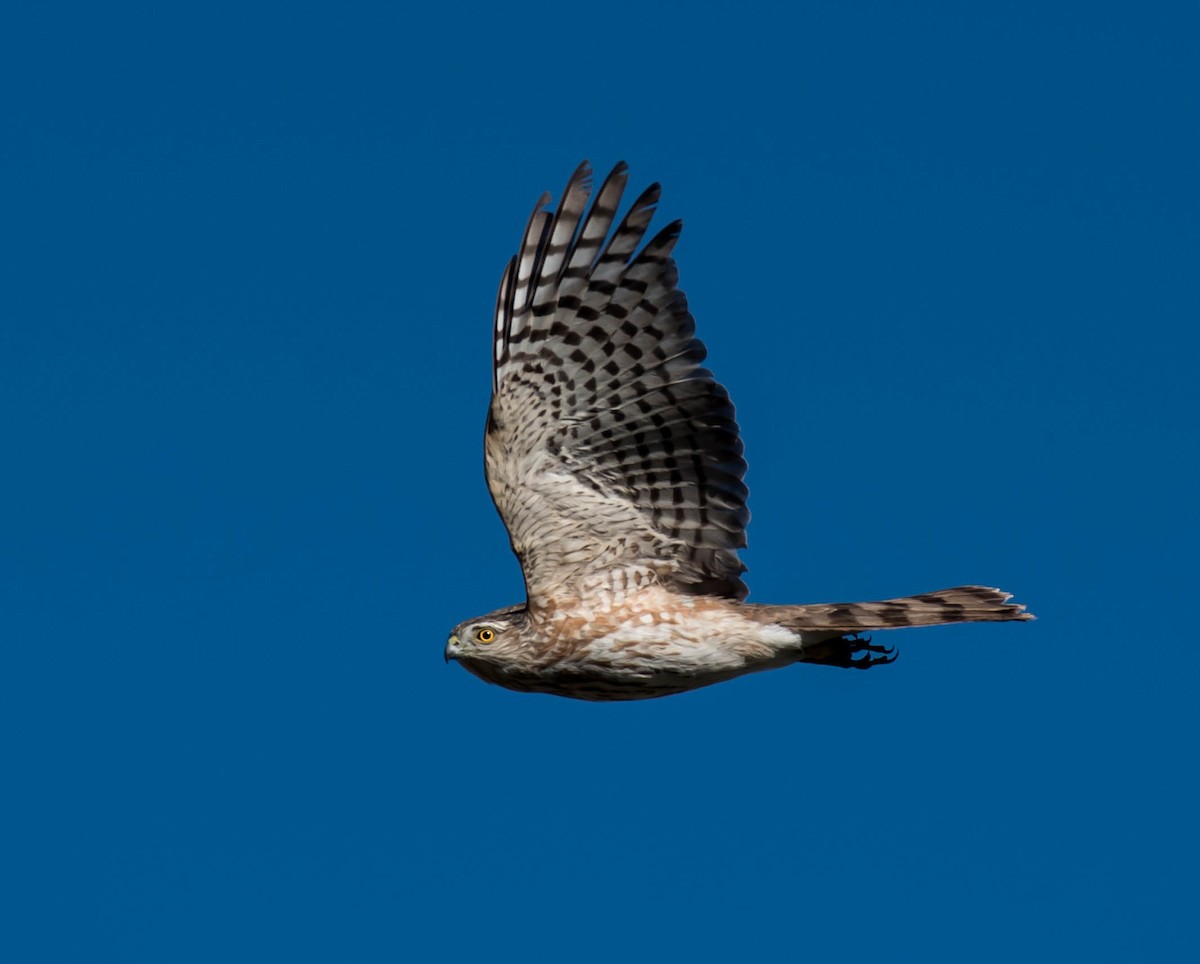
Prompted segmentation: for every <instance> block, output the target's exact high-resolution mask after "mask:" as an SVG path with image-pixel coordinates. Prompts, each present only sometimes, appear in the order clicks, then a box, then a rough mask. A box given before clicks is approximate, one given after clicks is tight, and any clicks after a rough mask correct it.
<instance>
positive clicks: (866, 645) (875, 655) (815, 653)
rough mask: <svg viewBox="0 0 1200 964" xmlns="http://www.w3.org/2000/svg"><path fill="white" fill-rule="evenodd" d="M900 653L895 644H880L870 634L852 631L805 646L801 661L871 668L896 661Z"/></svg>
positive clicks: (851, 667)
mask: <svg viewBox="0 0 1200 964" xmlns="http://www.w3.org/2000/svg"><path fill="white" fill-rule="evenodd" d="M899 655H900V654H899V653H897V652H896V647H895V646H880V645H878V644H876V643H872V642H871V637H870V636H859V635H858V634H857V633H852V634H851V635H849V636H842V637H840V638H838V639H829V640H826V641H825V642H823V643H815V644H813V645H812V646H806V647H804V650H803V655H802V656H801V657H800V661H801V662H804V663H819V664H821V665H822V666H839V667H841V668H842V669H870V668H871V667H872V666H885V665H887V664H888V663H894V662H895V661H896V657H897V656H899Z"/></svg>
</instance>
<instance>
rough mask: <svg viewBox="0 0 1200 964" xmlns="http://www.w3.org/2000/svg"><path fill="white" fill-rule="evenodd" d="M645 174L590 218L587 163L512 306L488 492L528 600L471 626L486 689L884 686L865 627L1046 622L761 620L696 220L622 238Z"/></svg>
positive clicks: (802, 610) (470, 662)
mask: <svg viewBox="0 0 1200 964" xmlns="http://www.w3.org/2000/svg"><path fill="white" fill-rule="evenodd" d="M626 179H627V169H626V167H625V165H624V164H618V165H617V166H616V168H614V169H613V171H612V173H611V174H609V176H608V178H607V179H606V180H605V181H604V183H603V185H602V186H601V187H600V189H599V191H597V192H596V197H595V199H594V201H593V202H592V204H591V206H590V207H589V206H588V199H589V197H590V196H591V186H592V184H591V182H592V175H591V169H590V168H589V166H588V165H587V164H586V163H584V164H581V165H580V166H579V168H578V169H577V170H576V171H575V173H574V175H573V176H572V177H571V180H570V182H569V183H568V184H567V188H566V190H565V191H564V193H563V197H562V200H561V202H560V203H559V205H558V208H557V209H556V210H554V211H551V210H549V209H548V204H549V202H550V197H549V195H543V197H542V198H541V200H540V201H539V202H538V204H537V206H536V207H535V208H534V212H533V215H532V216H531V217H530V219H529V223H528V225H527V226H526V228H525V234H524V237H523V238H522V241H521V246H520V250H519V251H518V252H517V254H516V255H514V256H513V257H512V259H511V260H510V261H509V263H508V266H507V267H506V269H505V271H504V275H503V277H502V278H501V281H500V289H499V293H498V295H497V299H496V316H495V329H494V335H493V356H492V360H493V366H492V369H493V381H492V400H491V405H490V407H489V409H488V419H487V427H486V431H485V438H484V462H485V468H486V472H487V480H488V486H489V489H490V490H491V494H492V498H493V500H494V501H495V503H496V508H497V510H498V511H499V512H500V515H501V517H502V518H503V519H504V523H505V525H506V526H507V528H508V533H509V537H510V539H511V542H512V547H513V551H514V552H515V553H516V555H517V558H518V559H519V560H520V562H521V568H522V571H523V573H524V576H525V588H526V593H527V601H526V603H524V604H522V605H518V606H511V607H508V608H507V609H502V610H497V611H496V612H494V613H490V614H488V615H486V616H481V617H479V618H477V619H473V620H468V621H466V622H464V623H461V624H459V625H458V626H457V627H455V629H454V632H453V634H452V635H451V637H450V641H449V643H448V644H447V647H446V656H447V659H457V660H458V661H460V662H461V663H462V664H463V665H464V666H465V667H466V668H467V669H469V670H470V671H471V672H473V673H475V674H476V675H477V676H480V677H481V678H483V679H485V680H488V681H489V682H493V683H498V684H500V685H502V686H507V687H509V688H510V689H516V690H523V691H529V692H540V693H552V694H555V695H559V696H571V697H576V698H579V699H590V700H624V699H644V698H648V697H653V696H665V695H668V694H671V693H678V692H683V691H685V690H689V689H695V688H696V687H699V686H706V685H709V684H711V683H717V682H721V681H722V680H726V679H731V678H733V677H735V676H740V675H742V674H744V673H749V672H756V671H759V670H765V669H774V668H776V667H779V666H785V665H788V664H790V663H795V662H812V663H825V664H829V665H835V666H847V667H857V668H867V667H870V666H875V665H879V664H880V663H886V662H890V661H891V660H892V659H893V658H894V655H893V653H892V651H891V650H890V649H887V648H885V647H882V646H879V645H877V644H874V643H871V642H870V641H869V640H867V639H864V638H861V637H859V636H858V635H857V634H858V633H859V632H861V631H866V630H875V629H890V628H895V627H901V626H928V625H937V624H941V623H956V622H980V621H1004V620H1022V619H1031V618H1032V616H1030V615H1029V614H1028V613H1026V612H1025V611H1024V608H1025V607H1023V606H1019V605H1015V604H1010V603H1008V602H1007V600H1008V598H1009V596H1008V594H1006V593H1002V592H1000V591H998V590H995V589H988V588H985V587H979V586H960V587H958V588H955V589H945V590H940V591H938V592H934V593H926V594H923V595H920V596H909V597H904V598H901V599H891V600H885V601H882V602H866V603H838V604H819V605H807V606H765V605H756V604H749V603H745V602H743V600H744V599H745V597H746V586H745V583H743V581H742V579H741V574H742V573H743V572H744V571H745V567H744V566H743V565H742V563H741V561H740V560H739V559H738V555H737V550H738V549H739V548H741V547H743V546H745V544H746V536H745V528H746V523H747V521H748V519H749V513H748V511H747V509H746V495H747V490H746V486H745V484H744V483H743V481H742V478H743V476H744V474H745V471H746V463H745V460H744V459H743V458H742V443H741V440H740V438H739V437H738V427H737V423H736V421H735V420H734V411H733V405H732V404H731V402H730V400H729V396H728V394H727V393H726V391H725V389H724V388H722V387H721V386H720V385H719V384H717V382H716V381H715V380H714V378H713V376H712V373H711V372H709V371H708V370H707V369H706V368H704V367H703V366H702V363H703V361H704V358H705V348H704V345H703V344H702V343H701V342H700V341H699V340H698V339H697V338H696V337H695V322H694V321H693V319H692V315H691V313H690V312H689V311H688V304H687V299H686V298H685V296H684V294H683V292H682V291H680V290H679V288H678V272H677V270H676V267H675V262H674V261H673V260H672V258H671V251H672V249H673V248H674V246H675V242H676V241H677V240H678V238H679V232H680V227H681V226H680V223H679V222H678V221H675V222H672V223H671V224H668V225H667V226H666V227H665V228H663V229H662V230H661V231H659V232H658V233H657V234H655V235H654V236H653V237H651V238H650V240H649V241H645V243H643V241H644V239H645V236H646V232H647V229H648V228H649V225H650V220H651V217H652V216H653V213H654V209H655V207H656V206H657V204H658V199H659V187H658V185H657V184H655V185H652V186H651V187H650V188H648V189H647V190H646V191H644V192H643V193H642V194H641V196H640V197H638V199H637V200H636V201H635V202H634V203H633V206H632V207H631V208H630V209H629V211H628V212H627V213H626V214H625V216H624V218H622V219H621V221H620V222H619V223H617V225H616V227H615V228H614V227H613V224H614V222H615V221H616V215H617V210H618V206H619V203H620V200H621V195H622V193H623V192H624V188H625V182H626Z"/></svg>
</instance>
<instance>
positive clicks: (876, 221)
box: [0, 2, 1200, 962]
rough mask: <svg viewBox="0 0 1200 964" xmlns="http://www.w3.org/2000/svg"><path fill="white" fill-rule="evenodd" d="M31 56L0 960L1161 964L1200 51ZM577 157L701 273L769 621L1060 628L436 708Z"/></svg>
mask: <svg viewBox="0 0 1200 964" xmlns="http://www.w3.org/2000/svg"><path fill="white" fill-rule="evenodd" d="M15 6H18V9H16V10H14V9H11V8H8V9H6V12H5V13H4V14H3V19H4V23H3V24H0V38H2V39H0V47H2V48H3V49H0V90H2V91H3V93H2V94H0V97H2V98H3V106H4V112H3V116H4V117H5V122H6V124H5V126H6V130H7V136H5V137H4V138H3V139H0V170H2V171H3V178H2V179H0V181H2V183H0V223H2V224H3V230H0V245H3V251H2V252H0V254H2V258H0V276H2V278H3V284H2V285H0V406H2V411H3V416H2V418H0V444H2V446H3V451H4V453H5V460H4V461H5V466H6V468H5V470H4V472H3V473H2V474H0V488H2V489H3V493H4V498H3V501H2V505H3V515H2V516H0V530H2V533H3V537H2V538H3V552H0V660H2V663H0V740H2V741H3V742H2V745H0V752H2V756H0V763H2V765H3V772H4V775H5V780H4V784H5V790H4V793H3V798H4V802H3V804H2V807H3V810H4V811H6V812H7V816H6V817H5V818H4V825H5V832H4V835H3V839H4V844H3V856H2V858H0V867H2V868H3V869H2V870H0V879H3V880H4V881H5V882H6V884H7V888H8V889H9V891H10V893H9V896H8V897H6V898H5V911H6V912H5V917H6V918H7V920H6V921H5V923H4V924H3V925H2V926H3V931H4V934H3V937H2V938H0V942H2V943H3V944H4V945H5V946H6V947H8V948H10V949H13V948H15V949H16V951H17V953H15V954H13V956H12V957H11V959H12V960H14V961H15V960H20V961H55V960H88V961H121V962H130V961H143V960H144V961H168V960H169V961H190V960H197V961H211V960H216V959H224V960H262V959H268V960H292V961H298V960H354V961H393V960H421V959H433V957H434V955H436V956H437V958H438V959H464V960H465V959H478V958H483V957H485V956H486V957H487V958H489V959H496V958H499V959H505V958H507V957H510V956H516V955H518V954H519V955H520V956H521V958H522V959H524V960H529V961H541V960H546V961H550V960H555V961H558V960H565V959H574V960H581V961H587V960H597V961H600V960H614V959H625V960H638V959H648V958H652V957H653V958H660V957H661V958H664V959H667V958H669V959H693V960H706V959H707V960H729V959H739V960H792V959H800V958H804V959H808V960H816V961H822V960H841V961H850V960H872V961H877V960H923V961H959V960H1012V959H1013V958H1014V957H1018V956H1019V957H1020V958H1021V959H1025V960H1038V959H1048V958H1051V957H1053V958H1063V957H1070V958H1071V959H1083V960H1131V959H1144V960H1156V961H1170V960H1193V959H1194V955H1195V954H1196V952H1197V948H1196V939H1195V933H1194V927H1192V926H1191V925H1190V923H1189V922H1190V920H1191V918H1192V916H1194V904H1195V898H1196V892H1197V886H1196V877H1197V866H1196V864H1197V849H1198V848H1197V830H1196V820H1195V814H1196V812H1197V793H1196V788H1195V785H1194V780H1195V774H1194V770H1195V755H1196V750H1195V747H1196V738H1197V731H1198V728H1197V723H1198V722H1200V721H1198V716H1200V713H1198V710H1197V700H1196V696H1195V679H1196V672H1197V670H1198V669H1200V658H1198V656H1197V647H1196V645H1195V642H1194V640H1193V639H1192V628H1191V626H1190V624H1189V616H1190V614H1191V613H1192V611H1193V609H1194V607H1195V601H1196V563H1195V558H1196V545H1197V535H1198V532H1197V512H1196V491H1197V486H1196V481H1197V479H1196V461H1197V428H1196V424H1197V419H1196V416H1197V388H1196V382H1197V376H1196V361H1197V358H1198V357H1200V355H1198V352H1197V348H1198V345H1197V337H1196V322H1197V319H1198V318H1200V303H1198V302H1200V297H1198V294H1197V290H1198V289H1197V263H1198V262H1197V256H1198V254H1200V203H1198V201H1200V199H1198V196H1197V186H1196V185H1197V182H1196V170H1197V151H1196V147H1197V129H1198V128H1197V121H1198V119H1200V118H1198V113H1200V111H1198V97H1200V94H1198V92H1200V68H1198V66H1197V60H1196V57H1195V41H1196V37H1197V29H1198V27H1200V23H1198V22H1197V21H1198V18H1197V15H1196V12H1195V8H1194V6H1192V5H1186V4H1170V3H1165V4H1152V5H1149V7H1150V9H1145V8H1143V7H1135V6H1134V5H1106V4H1049V5H1046V4H1036V5H1034V4H1030V5H1022V4H1017V5H1010V4H1005V5H994V6H988V7H981V6H980V5H965V4H948V3H941V4H939V3H921V4H904V5H899V4H870V3H853V2H851V3H821V4H799V5H796V4H754V3H750V4H742V5H738V6H737V7H736V8H734V9H730V8H718V7H705V6H703V5H686V6H683V5H668V4H661V5H657V4H621V3H611V4H607V5H603V6H591V7H567V6H562V5H545V6H536V5H526V6H513V5H506V6H503V7H494V8H487V9H485V8H483V7H482V6H480V7H476V6H471V5H458V4H447V5H444V6H443V7H442V8H441V9H440V10H439V11H437V12H435V11H431V10H424V11H422V12H420V13H416V12H413V11H410V10H405V9H402V8H401V6H400V5H376V6H370V5H353V4H352V5H348V6H342V5H338V6H335V5H312V4H288V5H277V6H269V5H262V4H250V5H237V6H232V5H231V6H222V5H213V4H207V5H204V6H203V7H200V6H197V7H189V8H183V7H180V6H177V5H171V6H170V9H169V10H168V9H165V8H164V7H163V6H162V5H145V6H141V5H122V4H109V5H89V6H87V7H83V8H80V9H72V8H70V7H65V6H58V5H55V6H51V5H43V4H36V5H35V4H26V5H15ZM22 8H23V9H22ZM585 157H586V158H590V159H591V160H592V161H593V162H594V163H595V164H596V166H597V168H598V169H602V170H603V169H607V168H608V167H609V166H610V165H612V164H613V163H615V162H616V161H617V160H619V159H625V160H627V161H628V162H629V163H630V165H631V168H632V177H631V188H632V187H636V188H637V189H640V188H641V187H642V186H644V185H646V184H648V183H649V182H651V181H653V180H659V181H661V182H662V183H663V185H664V191H665V194H664V201H663V204H662V206H661V208H660V212H661V213H660V215H659V218H660V221H659V223H660V224H665V223H666V221H667V220H669V219H671V218H674V217H682V218H683V219H684V221H685V230H684V234H683V238H682V241H681V242H680V244H679V247H678V248H677V251H676V254H677V257H678V260H679V264H680V271H681V278H682V284H683V287H684V288H685V290H686V291H687V293H688V296H689V299H690V303H691V306H692V310H693V312H694V313H695V315H696V318H697V324H698V328H699V332H700V334H701V336H702V337H703V338H704V340H705V341H706V342H707V344H708V346H709V350H710V364H711V367H712V368H713V369H714V371H715V372H716V373H717V375H718V377H719V378H720V380H721V381H722V382H723V383H724V384H725V385H726V386H727V387H728V388H729V390H730V392H731V394H732V396H733V398H734V401H735V403H736V404H737V406H738V415H739V420H740V422H741V424H742V427H743V436H744V439H745V441H746V445H747V456H748V459H749V462H750V470H749V475H748V479H747V481H748V483H749V485H750V488H751V510H752V512H753V514H754V518H753V521H752V522H751V526H750V543H751V545H750V549H749V550H748V551H747V552H746V553H745V554H744V558H745V560H746V562H747V563H748V564H749V566H750V572H749V574H748V579H749V583H750V586H751V598H752V599H753V600H757V601H763V602H804V601H822V600H842V599H856V598H866V599H870V598H879V597H883V596H891V595H898V594H902V593H908V592H919V591H924V590H929V589H934V588H939V587H942V586H948V585H955V584H959V583H963V582H983V583H988V584H994V585H999V586H1003V587H1004V588H1006V589H1009V590H1011V591H1013V592H1015V593H1016V594H1017V595H1018V598H1019V599H1020V600H1021V601H1023V602H1027V603H1028V604H1029V605H1030V607H1031V609H1032V610H1033V611H1035V612H1036V613H1037V614H1038V616H1039V617H1040V618H1039V621H1038V622H1036V623H1033V624H1029V625H1010V626H968V627H957V628H944V629H937V630H929V631H922V632H910V633H906V634H903V635H899V636H897V637H896V638H895V641H896V642H897V643H899V644H900V646H901V649H902V656H901V659H900V661H899V662H898V663H897V664H896V665H895V666H891V667H889V668H887V669H885V670H880V671H876V672H871V673H848V672H841V671H837V670H832V669H827V668H823V667H797V668H795V669H791V670H787V671H781V672H777V673H771V674H765V675H761V676H754V677H749V678H745V679H742V680H738V681H734V682H732V683H729V684H725V685H722V686H718V687H714V688H712V689H708V690H702V691H699V692H696V693H692V694H688V695H685V696H681V697H676V698H671V699H667V700H660V701H650V702H647V703H644V704H628V705H589V704H582V703H573V702H570V701H565V700H555V699H553V698H548V697H535V696H521V695H518V694H513V693H509V692H506V691H503V690H500V689H497V688H494V687H488V686H485V685H484V684H483V683H481V682H479V681H478V680H476V679H474V678H472V677H470V676H469V675H468V674H466V673H465V672H463V671H462V670H461V669H460V668H458V667H455V666H449V667H447V666H445V665H443V662H442V647H443V644H444V641H445V637H446V634H447V632H448V630H449V629H450V627H451V626H453V625H454V624H455V623H457V622H458V621H459V620H462V619H465V618H467V617H469V616H472V615H475V614H478V613H481V612H485V611H487V610H488V609H491V608H493V607H496V606H500V605H504V604H507V603H510V602H516V601H518V600H519V599H520V594H521V578H520V573H519V570H518V568H517V565H516V562H515V560H514V559H513V558H512V556H511V555H510V554H509V551H508V546H507V540H506V538H505V534H504V531H503V528H502V526H501V524H500V522H499V520H498V518H497V517H496V516H495V514H494V512H493V509H492V506H491V503H490V501H489V499H488V497H487V493H486V490H485V488H484V483H483V477H482V467H481V432H482V427H483V418H484V411H485V407H486V404H487V396H488V390H489V372H488V364H489V343H488V339H489V328H490V312H491V309H492V302H493V298H494V291H495V285H496V282H497V281H498V279H499V275H500V271H501V268H502V266H503V264H504V262H505V259H506V258H507V257H508V255H509V254H510V253H511V252H512V250H513V249H514V248H515V246H516V244H517V242H518V241H519V238H520V232H521V229H522V227H523V224H524V220H525V218H526V217H527V216H528V213H529V211H530V209H531V207H532V205H533V203H534V201H535V200H536V198H537V197H538V195H539V193H540V192H542V191H543V190H553V191H558V190H560V189H561V187H562V185H563V184H564V183H565V182H566V179H567V177H568V176H569V174H570V172H571V171H572V169H573V168H574V166H575V165H576V163H577V162H578V161H579V160H581V159H583V158H585ZM567 949H570V953H569V954H568V951H567ZM9 953H12V952H11V951H10V952H9Z"/></svg>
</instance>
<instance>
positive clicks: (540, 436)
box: [484, 162, 749, 610]
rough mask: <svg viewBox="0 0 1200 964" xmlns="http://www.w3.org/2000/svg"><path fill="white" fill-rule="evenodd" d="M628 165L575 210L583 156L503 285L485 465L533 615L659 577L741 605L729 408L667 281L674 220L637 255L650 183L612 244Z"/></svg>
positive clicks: (741, 516)
mask: <svg viewBox="0 0 1200 964" xmlns="http://www.w3.org/2000/svg"><path fill="white" fill-rule="evenodd" d="M627 171H628V169H627V167H626V166H625V164H624V163H621V164H618V165H617V166H616V167H615V168H614V169H613V171H612V173H611V174H609V176H608V178H607V179H606V180H605V182H604V184H603V186H602V187H601V188H600V190H599V192H598V193H597V195H596V199H595V201H594V202H593V204H592V206H591V208H590V210H588V211H587V213H586V216H585V214H584V209H585V207H586V206H587V201H588V197H589V195H590V194H591V168H590V167H589V166H588V164H587V163H586V162H584V163H583V164H581V165H580V166H579V168H578V169H577V170H576V171H575V174H574V175H573V176H572V177H571V180H570V182H569V183H568V184H567V187H566V190H565V191H564V193H563V198H562V202H561V203H560V204H559V206H558V210H557V211H554V212H551V211H549V210H547V209H546V207H547V205H548V203H549V201H550V197H549V195H543V197H542V199H541V200H540V201H539V202H538V205H537V207H536V208H535V209H534V212H533V215H532V217H530V219H529V224H528V226H527V227H526V229H525V236H524V239H523V240H522V242H521V249H520V251H519V252H518V254H517V255H516V256H514V257H513V258H512V259H511V260H510V261H509V264H508V267H507V269H506V270H505V272H504V276H503V278H502V279H501V282H500V291H499V295H498V297H497V302H496V329H495V338H494V354H493V383H492V402H491V407H490V409H489V412H488V423H487V432H486V439H485V445H484V456H485V466H486V470H487V479H488V487H489V488H490V489H491V493H492V498H493V499H494V500H495V503H496V508H497V509H498V510H499V512H500V515H501V517H502V518H503V519H504V524H505V525H506V526H507V527H508V533H509V537H510V539H511V540H512V546H513V551H514V552H516V554H517V557H518V558H519V559H520V560H521V568H522V570H523V571H524V574H525V585H526V589H527V591H528V594H529V603H530V606H531V608H532V609H534V610H537V609H539V608H546V607H554V606H562V605H566V604H574V601H577V600H580V599H584V598H588V597H589V596H590V594H592V593H597V592H614V593H618V594H619V593H621V592H623V591H626V590H630V589H633V588H634V587H636V586H644V585H649V584H651V583H655V582H657V583H661V584H664V585H666V586H669V587H671V588H673V589H676V590H678V591H681V592H685V593H693V594H707V595H717V596H728V597H732V598H736V599H742V598H744V597H745V595H746V587H745V584H744V583H743V582H742V580H741V579H740V578H739V576H740V573H742V572H744V571H745V567H744V566H743V565H742V563H741V561H740V560H739V559H738V557H737V549H738V548H740V547H742V546H744V545H745V544H746V536H745V527H746V522H747V520H748V518H749V513H748V511H747V509H746V494H747V492H746V486H745V485H744V484H743V482H742V477H743V475H744V474H745V471H746V463H745V461H744V460H743V458H742V443H741V440H740V439H739V438H738V428H737V423H736V422H735V421H734V411H733V405H732V404H731V403H730V401H729V396H728V394H727V393H726V392H725V389H724V388H722V387H721V386H720V385H718V384H717V383H716V382H715V381H714V380H713V376H712V373H711V372H709V371H708V370H706V369H704V368H702V367H701V362H702V361H703V360H704V357H705V348H704V345H703V344H702V343H701V342H700V341H699V340H697V339H696V337H695V322H694V321H693V319H692V316H691V314H690V313H689V311H688V307H687V299H686V298H685V297H684V294H683V292H682V291H680V290H679V289H678V288H677V287H676V282H677V279H678V272H677V270H676V267H675V262H674V261H673V260H672V259H671V256H670V255H671V249H672V248H673V247H674V246H675V242H676V241H677V240H678V238H679V232H680V228H681V224H680V222H678V221H675V222H673V223H672V224H669V225H667V226H666V227H665V228H663V230H662V231H660V232H659V233H658V234H657V235H655V236H654V238H653V239H652V240H650V241H649V242H648V243H647V244H646V245H645V246H644V247H643V248H642V249H641V250H640V251H638V246H639V245H640V244H641V243H642V239H643V236H644V235H645V233H646V229H647V227H648V226H649V224H650V219H651V216H652V215H653V213H654V209H655V207H656V205H657V203H658V199H659V186H658V185H657V184H654V185H652V186H651V187H650V188H649V189H648V190H646V191H645V193H643V194H642V195H641V197H639V198H638V199H637V200H636V201H635V202H634V204H633V207H632V208H631V209H630V210H629V212H628V213H627V214H626V215H625V218H624V219H623V220H622V221H621V222H620V224H619V225H618V226H617V228H616V230H615V231H612V232H611V236H610V229H611V226H612V223H613V220H614V218H615V215H616V212H617V206H618V204H619V203H620V199H621V193H622V191H623V190H624V187H625V181H626V177H627ZM606 239H607V243H606Z"/></svg>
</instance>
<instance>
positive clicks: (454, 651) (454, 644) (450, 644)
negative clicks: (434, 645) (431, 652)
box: [445, 636, 458, 663]
mask: <svg viewBox="0 0 1200 964" xmlns="http://www.w3.org/2000/svg"><path fill="white" fill-rule="evenodd" d="M445 658H446V662H447V663H448V662H450V660H452V659H458V637H457V636H451V637H450V638H449V639H448V640H446V652H445Z"/></svg>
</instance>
